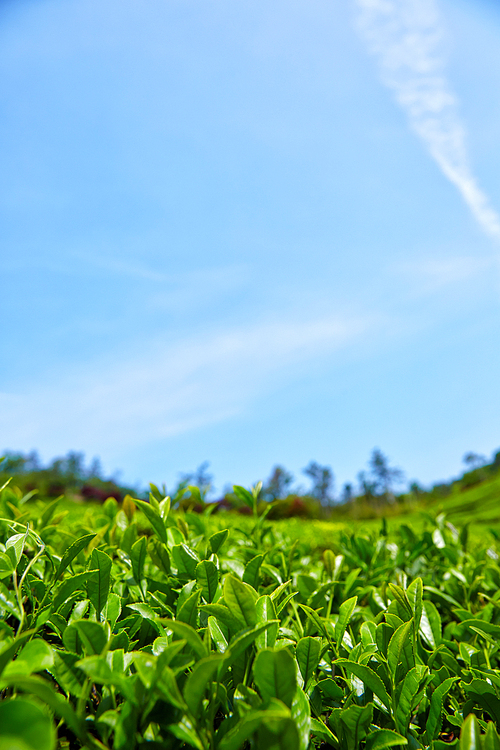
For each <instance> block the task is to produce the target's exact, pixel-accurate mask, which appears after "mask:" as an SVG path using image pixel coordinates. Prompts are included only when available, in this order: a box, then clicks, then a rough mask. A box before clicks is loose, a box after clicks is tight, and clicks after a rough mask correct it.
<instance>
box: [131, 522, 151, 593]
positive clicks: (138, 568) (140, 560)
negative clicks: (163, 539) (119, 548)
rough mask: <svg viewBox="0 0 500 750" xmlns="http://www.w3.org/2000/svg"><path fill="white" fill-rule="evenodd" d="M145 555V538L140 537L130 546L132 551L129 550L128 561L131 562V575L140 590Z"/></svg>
mask: <svg viewBox="0 0 500 750" xmlns="http://www.w3.org/2000/svg"><path fill="white" fill-rule="evenodd" d="M146 554H147V543H146V537H145V536H141V537H140V538H139V539H138V540H137V541H136V542H135V543H134V544H133V545H132V549H131V550H130V560H131V562H132V574H133V576H134V580H135V582H136V584H137V585H138V586H139V588H141V582H142V579H143V578H144V565H145V563H146ZM141 590H142V589H141ZM143 593H144V592H143Z"/></svg>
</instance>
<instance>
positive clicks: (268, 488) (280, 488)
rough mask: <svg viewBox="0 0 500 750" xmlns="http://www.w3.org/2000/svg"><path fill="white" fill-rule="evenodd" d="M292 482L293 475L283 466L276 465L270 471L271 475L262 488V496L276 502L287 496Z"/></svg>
mask: <svg viewBox="0 0 500 750" xmlns="http://www.w3.org/2000/svg"><path fill="white" fill-rule="evenodd" d="M292 482H293V474H291V473H290V472H289V471H287V470H286V469H285V468H284V466H280V465H279V464H277V465H276V466H275V467H274V468H273V469H272V471H271V475H270V477H269V479H268V480H267V482H265V484H264V486H263V487H262V494H263V495H264V497H267V499H269V500H278V499H279V498H281V497H285V496H286V495H287V494H288V489H289V487H290V485H291V484H292Z"/></svg>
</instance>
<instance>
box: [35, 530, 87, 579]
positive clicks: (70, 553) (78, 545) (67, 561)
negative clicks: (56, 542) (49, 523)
mask: <svg viewBox="0 0 500 750" xmlns="http://www.w3.org/2000/svg"><path fill="white" fill-rule="evenodd" d="M42 528H43V527H42ZM94 537H95V534H85V536H81V537H80V538H79V539H76V540H75V541H74V542H73V544H70V546H69V547H68V549H67V550H66V552H65V553H64V555H63V556H62V558H61V562H60V563H59V565H58V568H57V570H56V574H55V576H54V580H56V581H57V579H58V578H59V577H60V576H61V574H62V573H64V571H65V570H66V568H67V567H68V565H71V563H72V562H73V560H74V559H75V557H77V556H78V555H79V554H80V552H81V551H82V550H83V549H85V547H87V546H88V545H89V544H90V542H91V541H92V539H94Z"/></svg>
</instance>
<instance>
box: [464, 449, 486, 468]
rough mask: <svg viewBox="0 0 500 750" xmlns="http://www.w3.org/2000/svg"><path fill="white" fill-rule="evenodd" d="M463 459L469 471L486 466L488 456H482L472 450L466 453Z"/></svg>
mask: <svg viewBox="0 0 500 750" xmlns="http://www.w3.org/2000/svg"><path fill="white" fill-rule="evenodd" d="M462 461H463V463H464V464H465V465H466V466H467V469H468V471H474V469H479V468H480V467H481V466H484V464H485V463H486V458H485V457H484V456H480V455H479V454H478V453H472V451H471V452H469V453H466V454H465V456H464V457H463V459H462Z"/></svg>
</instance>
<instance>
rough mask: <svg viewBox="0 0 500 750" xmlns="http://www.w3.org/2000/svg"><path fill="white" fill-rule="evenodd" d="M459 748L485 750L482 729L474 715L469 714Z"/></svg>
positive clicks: (461, 733) (461, 734) (463, 749)
mask: <svg viewBox="0 0 500 750" xmlns="http://www.w3.org/2000/svg"><path fill="white" fill-rule="evenodd" d="M458 747H459V750H483V748H482V742H481V729H480V728H479V722H478V720H477V719H476V717H475V715H474V714H469V715H468V716H467V718H466V719H465V721H464V723H463V724H462V730H461V732H460V741H459V744H458Z"/></svg>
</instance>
